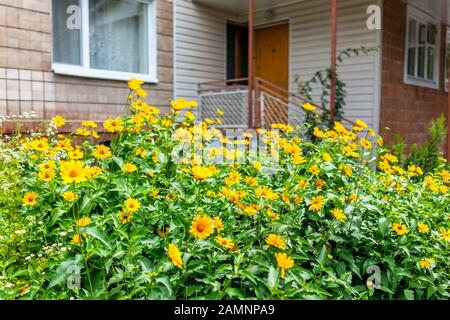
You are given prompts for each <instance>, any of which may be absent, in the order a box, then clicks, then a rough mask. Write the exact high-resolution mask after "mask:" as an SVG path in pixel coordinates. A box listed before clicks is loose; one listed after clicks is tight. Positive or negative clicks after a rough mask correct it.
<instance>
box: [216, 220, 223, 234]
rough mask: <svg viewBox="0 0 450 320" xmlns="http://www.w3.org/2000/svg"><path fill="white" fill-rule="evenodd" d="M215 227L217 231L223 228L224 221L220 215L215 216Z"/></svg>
mask: <svg viewBox="0 0 450 320" xmlns="http://www.w3.org/2000/svg"><path fill="white" fill-rule="evenodd" d="M214 227H216V229H217V232H221V231H222V230H223V222H222V219H220V217H214Z"/></svg>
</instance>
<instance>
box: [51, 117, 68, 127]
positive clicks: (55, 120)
mask: <svg viewBox="0 0 450 320" xmlns="http://www.w3.org/2000/svg"><path fill="white" fill-rule="evenodd" d="M52 122H53V123H54V124H55V126H56V127H57V128H60V127H62V126H63V125H65V124H66V119H64V118H63V117H61V116H54V117H53V118H52Z"/></svg>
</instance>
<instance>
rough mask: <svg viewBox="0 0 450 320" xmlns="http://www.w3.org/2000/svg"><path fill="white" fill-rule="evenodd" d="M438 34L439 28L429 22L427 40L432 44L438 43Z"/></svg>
mask: <svg viewBox="0 0 450 320" xmlns="http://www.w3.org/2000/svg"><path fill="white" fill-rule="evenodd" d="M436 35H437V29H436V26H435V25H434V24H431V23H430V24H428V36H427V38H428V39H427V41H428V43H430V44H436Z"/></svg>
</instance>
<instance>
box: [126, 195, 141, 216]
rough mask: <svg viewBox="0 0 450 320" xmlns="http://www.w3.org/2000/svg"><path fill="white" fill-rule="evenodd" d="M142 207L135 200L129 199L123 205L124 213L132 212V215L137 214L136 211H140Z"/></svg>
mask: <svg viewBox="0 0 450 320" xmlns="http://www.w3.org/2000/svg"><path fill="white" fill-rule="evenodd" d="M140 207H141V203H140V202H139V201H138V200H136V199H133V198H129V199H127V200H125V202H124V203H123V211H124V212H130V213H135V212H136V211H138V210H139V208H140Z"/></svg>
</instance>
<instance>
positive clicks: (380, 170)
mask: <svg viewBox="0 0 450 320" xmlns="http://www.w3.org/2000/svg"><path fill="white" fill-rule="evenodd" d="M129 85H130V89H131V94H130V97H129V98H130V101H129V102H130V106H131V114H130V115H127V116H123V117H121V118H116V119H113V118H111V119H109V120H107V121H106V122H104V123H103V127H104V129H105V130H106V131H108V132H111V133H115V134H116V137H115V139H113V141H112V142H111V144H110V145H105V144H101V143H96V141H97V140H96V138H97V133H96V132H97V129H98V128H97V125H96V124H95V123H93V122H84V123H83V126H82V127H81V128H79V129H78V130H77V131H76V132H75V133H74V136H76V137H77V139H79V138H80V137H82V139H83V140H82V142H81V143H80V144H78V145H75V144H74V143H73V141H72V140H73V137H72V136H71V137H67V136H58V135H57V134H56V133H55V130H53V129H51V128H55V127H58V126H63V125H64V123H65V120H64V119H63V118H61V117H55V118H54V119H53V120H52V123H51V127H50V130H47V131H46V132H44V133H41V134H40V133H34V134H32V135H30V136H27V137H23V136H18V137H17V136H16V137H14V138H13V139H12V140H11V141H10V142H9V143H7V144H2V146H1V147H2V157H1V158H0V165H1V166H2V167H1V168H2V174H1V178H2V179H3V180H2V181H8V183H10V184H11V186H10V187H9V188H8V190H5V192H4V193H3V196H2V197H0V200H1V203H0V204H1V208H0V230H1V231H0V232H1V233H0V236H1V244H0V246H1V247H0V254H1V264H0V266H1V270H2V278H1V279H0V297H1V298H6V299H15V298H27V299H29V298H35V299H37V298H39V299H69V298H76V299H86V298H101V299H141V298H144V299H166V298H170V299H173V298H180V299H193V298H209V299H226V298H235V299H236V298H239V299H241V298H258V299H404V298H406V299H413V298H417V299H426V298H430V299H437V298H448V297H449V282H448V279H447V274H448V272H449V268H450V263H449V260H448V257H447V252H448V249H449V241H450V221H449V218H450V217H449V208H450V204H449V203H450V202H449V193H448V187H449V183H450V172H449V171H448V169H445V162H444V160H442V162H441V165H440V166H439V167H438V168H436V170H435V171H434V172H432V173H430V174H427V175H426V176H424V174H423V172H422V170H421V169H420V168H418V167H414V166H410V167H409V168H407V169H402V168H400V167H399V166H397V165H396V162H397V159H396V157H395V156H393V155H392V154H390V153H389V151H388V150H386V149H385V148H384V147H383V142H382V139H381V138H380V137H376V135H375V133H374V132H373V130H371V129H368V128H367V127H366V125H365V124H364V123H363V122H362V121H358V122H357V125H356V126H355V127H354V128H352V130H349V129H346V128H345V127H344V126H343V125H342V124H340V123H336V124H335V127H334V128H333V130H328V131H325V130H324V129H320V128H316V129H314V130H313V132H314V135H315V137H316V139H317V142H315V143H310V142H308V141H304V140H302V139H301V138H299V137H298V136H296V135H295V134H294V132H293V129H294V128H292V127H290V126H288V125H282V124H279V125H274V126H273V129H272V130H257V132H253V133H244V134H243V135H241V136H240V137H238V138H235V139H234V140H233V139H231V138H230V137H226V136H224V135H223V133H221V132H220V131H219V130H217V129H214V128H213V127H211V125H213V124H214V123H217V122H220V119H214V120H213V119H206V120H205V121H204V122H203V123H201V124H200V125H194V122H195V115H194V113H193V112H191V111H189V109H193V108H195V107H196V104H195V102H188V101H186V100H184V99H178V100H176V101H171V105H172V112H171V113H169V114H165V115H161V114H160V113H159V110H158V109H157V108H155V107H152V106H150V105H148V104H146V103H145V102H143V101H142V100H141V98H142V97H143V96H145V95H146V93H145V92H143V90H142V89H141V88H140V85H141V82H139V81H137V80H131V81H130V82H129ZM305 110H307V112H314V108H312V107H311V106H310V105H306V106H305ZM181 111H187V112H186V113H185V114H184V115H183V116H181V115H180V114H181ZM221 114H222V111H221V110H218V118H220V116H221ZM176 117H177V119H181V121H180V122H176ZM257 137H258V139H259V140H258V141H260V142H261V141H262V142H263V144H264V145H265V146H269V147H270V148H269V150H270V151H269V152H267V153H266V154H262V155H261V154H259V153H257V152H255V150H253V149H252V148H247V147H249V146H252V142H251V141H253V139H255V138H257ZM213 141H215V143H217V142H221V143H222V144H223V146H224V147H220V146H219V147H217V146H215V145H214V144H213V143H212V142H213ZM180 146H188V147H189V146H191V147H192V146H194V149H196V148H197V149H196V150H197V151H198V150H200V151H201V150H203V151H204V152H203V154H204V157H203V159H201V157H200V156H199V155H200V154H201V152H200V153H198V152H197V153H195V154H194V156H193V157H181V158H180V157H179V155H180V150H181V149H180ZM233 148H237V149H236V150H235V149H233ZM249 149H250V151H249ZM5 150H9V151H8V152H12V153H14V154H15V155H17V157H14V159H15V160H14V162H11V161H12V160H11V158H9V162H7V161H6V160H5V159H6V156H5V154H6V151H5ZM257 155H259V156H260V157H259V158H258V157H256V156H257ZM376 155H378V156H376ZM236 157H237V158H236ZM217 158H221V159H222V161H216V162H217V163H212V162H211V161H212V160H214V159H216V160H217ZM205 159H206V160H209V163H204V162H202V160H205ZM237 160H238V161H237ZM12 163H14V165H12ZM2 183H4V182H2ZM6 204H8V205H6Z"/></svg>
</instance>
